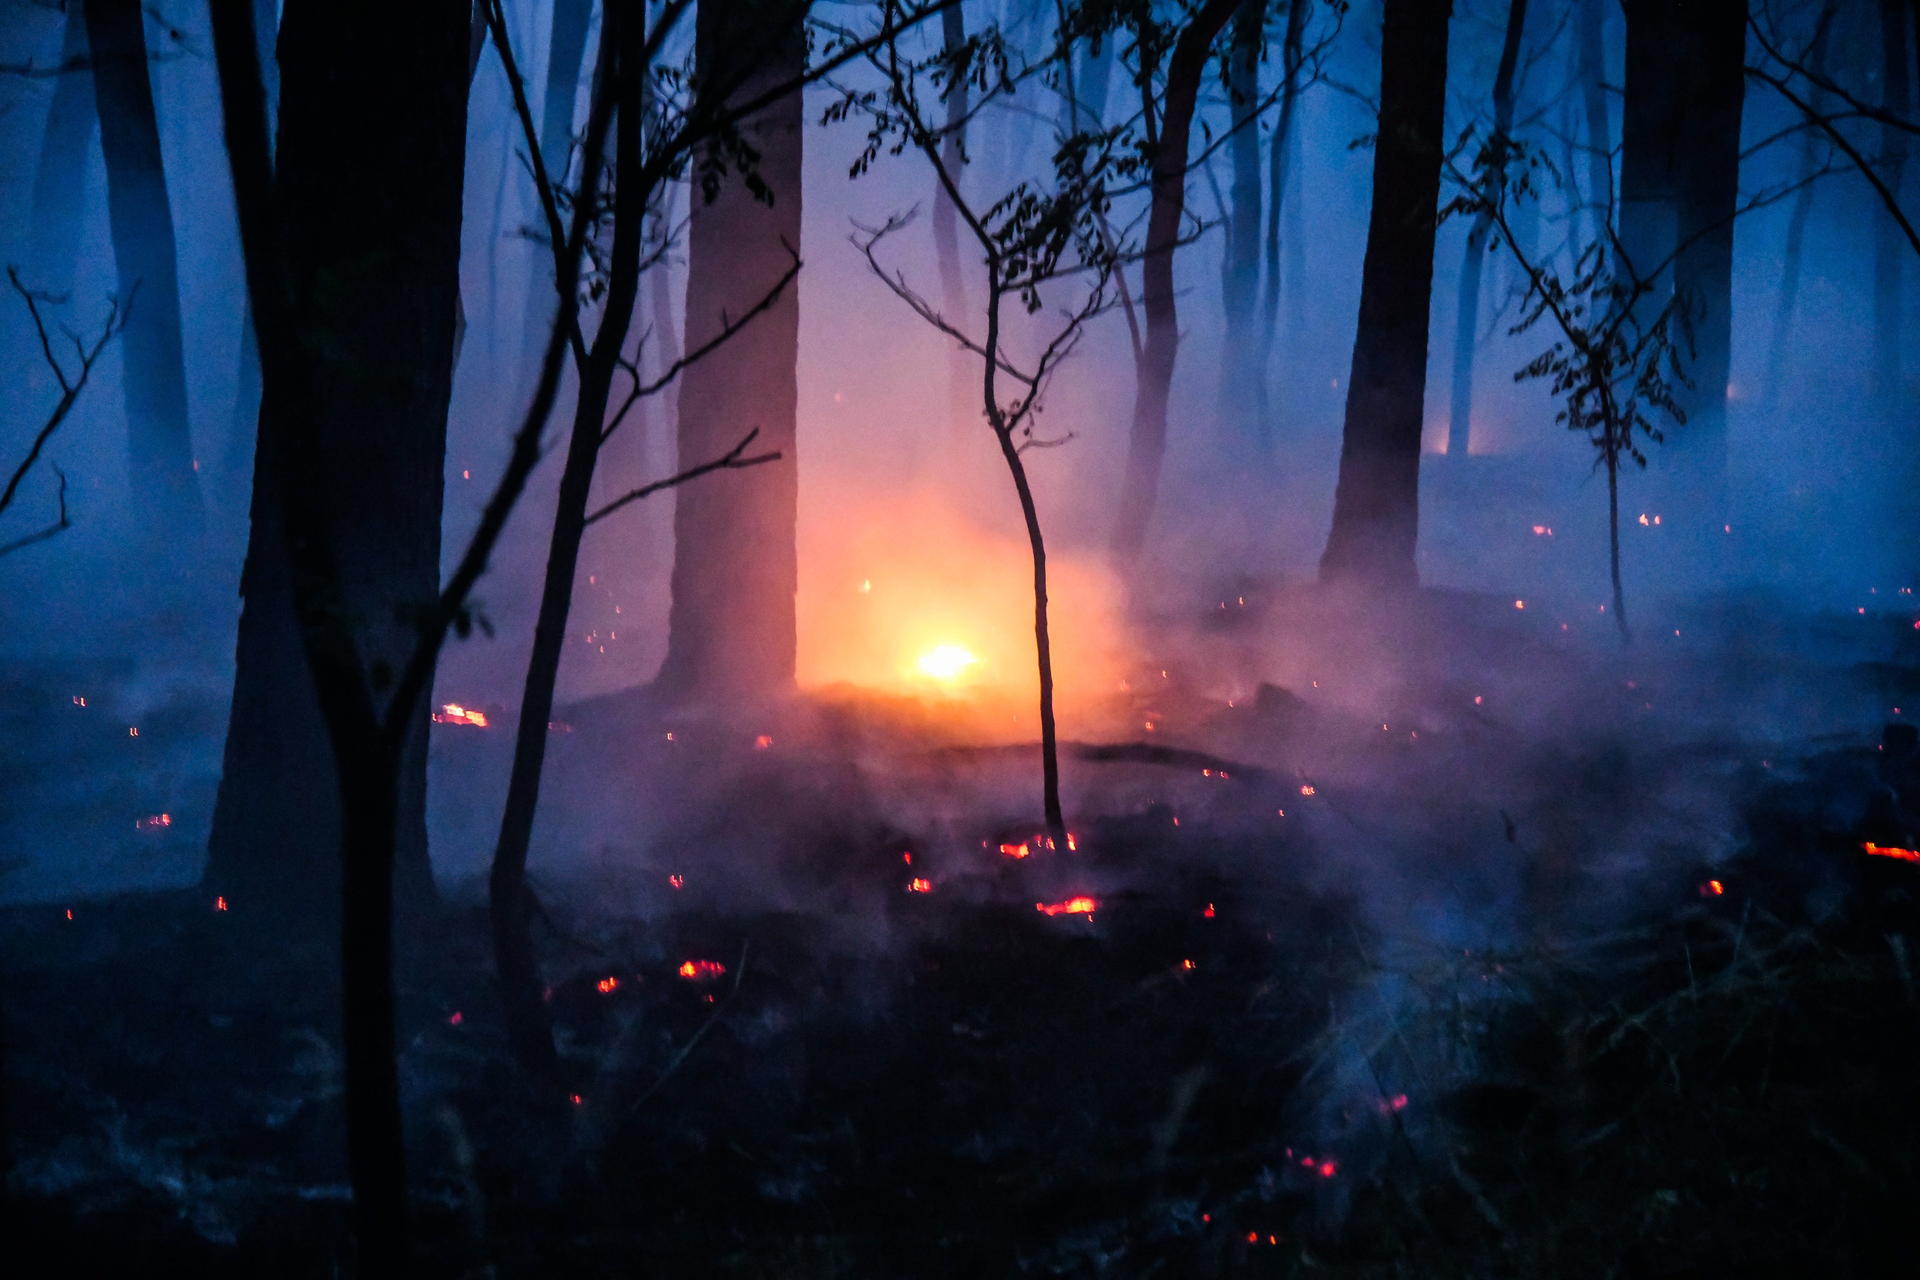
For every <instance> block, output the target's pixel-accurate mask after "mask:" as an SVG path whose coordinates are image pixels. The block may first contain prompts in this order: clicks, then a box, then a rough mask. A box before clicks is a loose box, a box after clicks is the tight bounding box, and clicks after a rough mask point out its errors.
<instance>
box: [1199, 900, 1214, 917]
mask: <svg viewBox="0 0 1920 1280" xmlns="http://www.w3.org/2000/svg"><path fill="white" fill-rule="evenodd" d="M1200 914H1201V915H1202V916H1205V917H1206V918H1207V919H1209V920H1211V919H1213V916H1214V910H1213V904H1212V903H1211V902H1209V903H1208V904H1207V909H1206V910H1205V911H1202V912H1201V913H1200Z"/></svg>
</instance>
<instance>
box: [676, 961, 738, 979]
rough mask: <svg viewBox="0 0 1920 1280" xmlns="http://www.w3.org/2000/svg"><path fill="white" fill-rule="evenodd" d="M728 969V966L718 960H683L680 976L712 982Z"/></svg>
mask: <svg viewBox="0 0 1920 1280" xmlns="http://www.w3.org/2000/svg"><path fill="white" fill-rule="evenodd" d="M726 971H727V966H725V965H723V964H721V963H720V962H719V961H718V960H683V961H681V962H680V970H679V973H680V976H681V977H683V978H690V979H692V980H693V981H695V982H712V981H713V980H714V979H715V978H717V977H719V976H720V975H721V974H723V973H725V972H726Z"/></svg>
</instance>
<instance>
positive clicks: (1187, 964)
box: [1180, 960, 1200, 969]
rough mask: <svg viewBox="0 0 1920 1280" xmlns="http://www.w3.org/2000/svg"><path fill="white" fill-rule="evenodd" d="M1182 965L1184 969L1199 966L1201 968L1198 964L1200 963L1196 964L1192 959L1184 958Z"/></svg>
mask: <svg viewBox="0 0 1920 1280" xmlns="http://www.w3.org/2000/svg"><path fill="white" fill-rule="evenodd" d="M1180 967H1181V968H1182V969H1197V968H1199V967H1200V966H1198V965H1196V964H1195V963H1194V962H1193V961H1191V960H1182V961H1181V962H1180Z"/></svg>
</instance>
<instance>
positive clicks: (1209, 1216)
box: [1200, 1213, 1213, 1222]
mask: <svg viewBox="0 0 1920 1280" xmlns="http://www.w3.org/2000/svg"><path fill="white" fill-rule="evenodd" d="M1200 1221H1202V1222H1212V1221H1213V1215H1212V1214H1210V1213H1203V1214H1201V1215H1200Z"/></svg>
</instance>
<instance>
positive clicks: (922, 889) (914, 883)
mask: <svg viewBox="0 0 1920 1280" xmlns="http://www.w3.org/2000/svg"><path fill="white" fill-rule="evenodd" d="M907 892H908V893H932V892H933V881H931V880H928V879H926V878H925V877H924V876H915V877H914V878H913V879H911V880H909V881H907Z"/></svg>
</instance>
